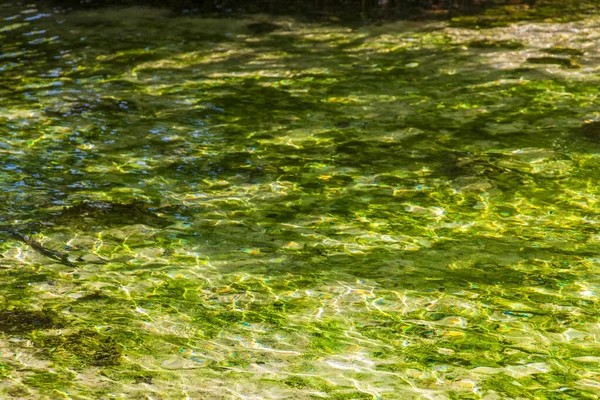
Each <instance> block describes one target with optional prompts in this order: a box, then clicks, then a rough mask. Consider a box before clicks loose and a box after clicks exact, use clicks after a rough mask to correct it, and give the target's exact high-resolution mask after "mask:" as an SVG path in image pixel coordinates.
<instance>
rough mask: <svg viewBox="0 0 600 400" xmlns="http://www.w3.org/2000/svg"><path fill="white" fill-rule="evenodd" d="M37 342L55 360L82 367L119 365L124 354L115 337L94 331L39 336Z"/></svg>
mask: <svg viewBox="0 0 600 400" xmlns="http://www.w3.org/2000/svg"><path fill="white" fill-rule="evenodd" d="M35 343H36V345H37V346H39V347H42V348H45V349H47V352H48V356H50V357H51V358H52V359H53V360H54V361H55V362H57V363H64V364H66V365H69V366H76V367H80V368H81V367H86V366H100V367H101V366H114V365H118V364H119V362H120V358H121V354H122V347H121V345H120V344H119V343H117V342H116V340H115V339H114V338H113V337H111V336H110V335H102V334H100V333H98V332H94V331H79V332H75V333H71V334H68V335H60V336H46V337H37V338H36V339H35Z"/></svg>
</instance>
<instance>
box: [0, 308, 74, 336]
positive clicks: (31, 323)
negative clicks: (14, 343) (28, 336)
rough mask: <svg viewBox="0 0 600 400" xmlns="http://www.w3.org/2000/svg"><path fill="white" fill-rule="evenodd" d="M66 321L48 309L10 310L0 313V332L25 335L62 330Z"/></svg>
mask: <svg viewBox="0 0 600 400" xmlns="http://www.w3.org/2000/svg"><path fill="white" fill-rule="evenodd" d="M66 325H67V322H66V319H65V318H64V317H63V316H62V315H61V314H59V313H58V312H56V311H54V310H50V309H44V310H35V311H34V310H25V309H11V310H4V311H0V331H2V332H4V333H6V334H9V335H18V334H25V333H29V332H32V331H36V330H47V329H56V328H63V327H65V326H66Z"/></svg>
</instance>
